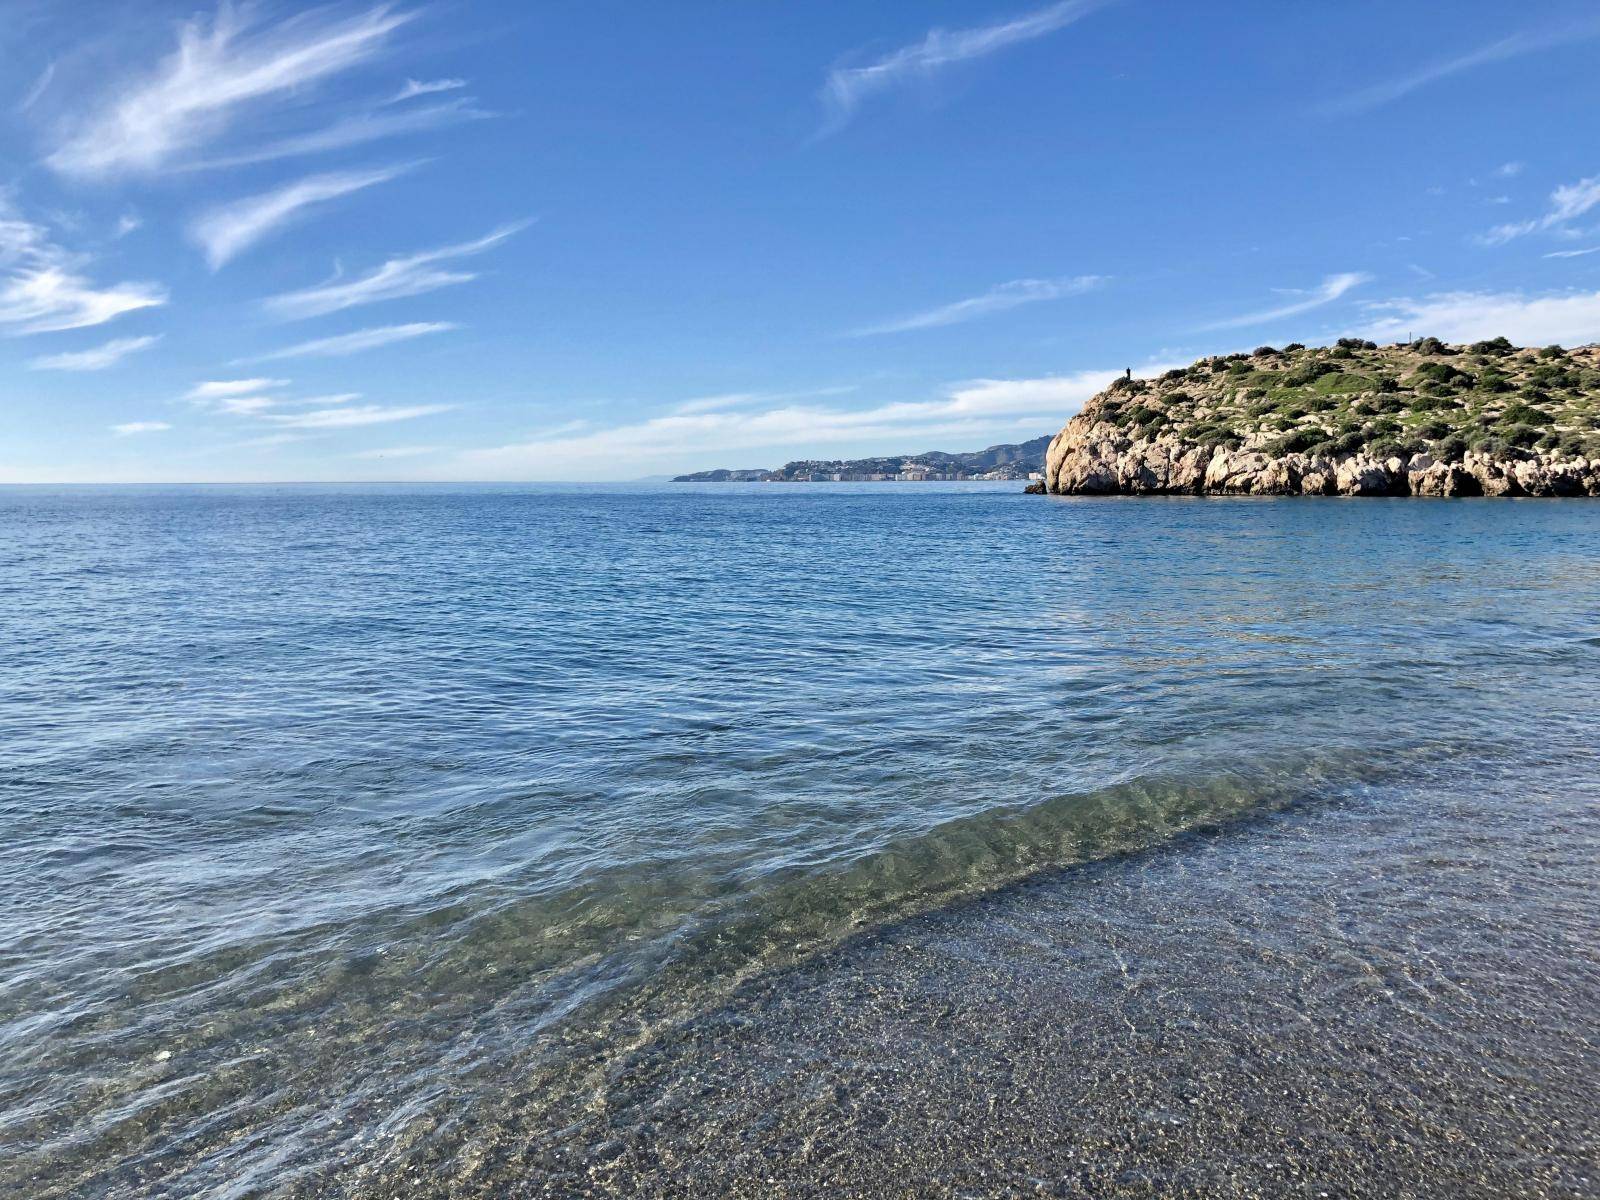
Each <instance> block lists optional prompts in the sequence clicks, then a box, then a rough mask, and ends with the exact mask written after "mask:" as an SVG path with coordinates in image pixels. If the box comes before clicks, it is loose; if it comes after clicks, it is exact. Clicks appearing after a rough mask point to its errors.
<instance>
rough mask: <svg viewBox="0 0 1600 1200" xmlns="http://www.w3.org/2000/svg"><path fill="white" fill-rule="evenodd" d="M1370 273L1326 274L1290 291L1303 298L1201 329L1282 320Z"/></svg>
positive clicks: (1321, 302) (1337, 293) (1353, 285)
mask: <svg viewBox="0 0 1600 1200" xmlns="http://www.w3.org/2000/svg"><path fill="white" fill-rule="evenodd" d="M1371 280H1372V276H1370V275H1365V274H1362V273H1361V272H1359V271H1347V272H1345V273H1343V274H1340V275H1329V276H1328V277H1327V278H1326V279H1324V280H1323V281H1322V283H1321V284H1320V285H1319V286H1318V287H1317V288H1316V289H1315V290H1313V291H1310V292H1300V293H1291V294H1298V295H1300V296H1302V297H1303V299H1299V300H1295V301H1293V302H1291V303H1289V304H1284V305H1281V306H1279V307H1277V308H1268V309H1264V310H1262V311H1260V312H1252V313H1245V314H1244V315H1243V316H1238V317H1229V318H1228V319H1227V320H1224V321H1213V322H1211V323H1210V324H1209V325H1202V326H1200V327H1199V328H1200V329H1201V330H1202V331H1203V330H1210V329H1244V328H1246V327H1248V326H1251V325H1265V324H1267V323H1268V322H1269V321H1281V320H1283V319H1285V318H1287V317H1297V316H1299V315H1300V314H1301V313H1305V312H1310V311H1311V310H1312V309H1314V308H1321V307H1322V306H1323V305H1324V304H1332V303H1333V302H1334V301H1335V300H1337V299H1339V297H1341V296H1343V295H1344V294H1345V293H1346V292H1348V291H1350V290H1351V289H1352V288H1357V287H1360V286H1361V285H1362V284H1363V283H1369V282H1371Z"/></svg>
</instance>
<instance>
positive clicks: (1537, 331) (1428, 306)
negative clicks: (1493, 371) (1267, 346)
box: [1365, 292, 1600, 346]
mask: <svg viewBox="0 0 1600 1200" xmlns="http://www.w3.org/2000/svg"><path fill="white" fill-rule="evenodd" d="M1368 311H1369V312H1370V313H1371V315H1372V318H1373V320H1372V322H1371V324H1370V325H1369V326H1368V327H1367V329H1366V330H1365V333H1366V336H1368V337H1371V338H1376V339H1384V340H1387V339H1391V338H1395V337H1400V336H1403V335H1405V334H1407V333H1414V334H1416V335H1417V336H1419V337H1420V336H1422V335H1424V334H1427V335H1431V336H1433V337H1437V338H1441V339H1443V340H1445V341H1447V342H1475V341H1480V340H1482V339H1485V338H1495V337H1506V338H1510V339H1511V340H1512V341H1513V342H1515V343H1517V344H1518V345H1521V346H1541V345H1546V344H1548V343H1550V342H1561V343H1563V344H1565V345H1569V346H1571V345H1581V344H1584V343H1588V342H1595V341H1600V292H1558V293H1554V294H1546V295H1540V296H1527V295H1524V294H1522V293H1521V292H1442V293H1437V294H1434V295H1429V296H1423V297H1421V298H1419V299H1409V298H1402V299H1395V300H1387V301H1384V302H1382V303H1378V304H1372V305H1369V306H1368Z"/></svg>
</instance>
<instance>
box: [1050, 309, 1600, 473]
mask: <svg viewBox="0 0 1600 1200" xmlns="http://www.w3.org/2000/svg"><path fill="white" fill-rule="evenodd" d="M1241 383H1245V384H1251V385H1253V386H1240V384H1241ZM1518 387H1520V390H1517V388H1518ZM1546 387H1550V388H1560V389H1564V390H1563V391H1561V392H1560V394H1559V395H1557V396H1552V395H1551V394H1550V393H1549V392H1547V391H1545V390H1543V389H1545V388H1546ZM1591 388H1592V389H1593V390H1592V391H1590V390H1588V389H1591ZM1597 397H1600V346H1588V347H1581V348H1578V349H1575V350H1564V349H1562V348H1561V347H1551V348H1549V349H1547V350H1544V351H1531V350H1518V349H1517V348H1516V347H1514V346H1511V345H1510V343H1508V342H1504V341H1503V339H1497V340H1496V341H1494V342H1486V343H1476V344H1474V345H1473V346H1469V347H1468V346H1464V347H1451V346H1444V345H1442V344H1440V343H1437V342H1435V341H1434V340H1433V339H1424V340H1423V341H1422V342H1419V343H1413V344H1412V345H1409V346H1398V345H1397V346H1388V347H1381V348H1380V347H1378V346H1375V345H1373V344H1372V343H1370V342H1361V341H1358V340H1357V339H1349V338H1347V339H1343V340H1342V341H1341V342H1340V345H1339V346H1338V347H1336V348H1329V349H1322V350H1305V349H1304V348H1303V347H1298V346H1295V347H1290V348H1289V349H1288V350H1285V351H1278V350H1273V349H1272V348H1270V347H1262V348H1261V349H1259V350H1257V351H1256V352H1255V353H1254V354H1253V355H1243V354H1234V355H1226V356H1223V357H1220V358H1215V359H1202V360H1201V361H1200V362H1198V363H1196V364H1194V366H1192V367H1188V368H1181V369H1176V370H1173V371H1169V372H1167V373H1166V374H1165V375H1163V376H1162V377H1161V379H1160V380H1156V381H1147V380H1136V379H1132V378H1126V379H1118V380H1116V381H1115V383H1113V385H1112V386H1111V387H1109V388H1107V389H1106V390H1105V391H1103V392H1101V393H1100V394H1099V395H1097V396H1095V397H1094V398H1093V399H1091V400H1090V401H1089V402H1088V403H1087V404H1085V405H1084V408H1083V411H1082V412H1080V413H1079V414H1078V415H1077V416H1075V417H1073V418H1072V420H1070V421H1069V422H1068V423H1067V425H1066V427H1065V428H1064V429H1062V431H1061V432H1060V433H1058V434H1057V435H1056V436H1055V438H1054V439H1052V441H1051V442H1050V446H1049V449H1048V450H1047V451H1046V454H1045V469H1044V484H1045V488H1046V490H1047V491H1049V492H1051V493H1054V494H1057V495H1110V494H1135V495H1137V494H1177V495H1184V494H1188V495H1200V494H1212V495H1236V496H1334V495H1338V496H1429V497H1438V498H1449V497H1457V496H1600V428H1597V426H1596V421H1595V417H1594V415H1593V414H1594V412H1595V411H1596V408H1595V403H1594V400H1595V398H1597ZM1541 406H1542V407H1541ZM1502 434H1503V435H1504V436H1501V435H1502ZM1469 445H1472V446H1478V447H1480V449H1478V450H1472V449H1469V448H1468V446H1469Z"/></svg>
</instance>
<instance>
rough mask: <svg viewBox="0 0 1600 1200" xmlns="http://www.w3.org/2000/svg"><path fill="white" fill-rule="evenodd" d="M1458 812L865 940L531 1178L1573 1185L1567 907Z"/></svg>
mask: <svg viewBox="0 0 1600 1200" xmlns="http://www.w3.org/2000/svg"><path fill="white" fill-rule="evenodd" d="M1459 782H1460V783H1462V784H1465V783H1466V781H1465V780H1461V781H1459ZM1514 786H1515V779H1514V774H1513V773H1511V772H1506V773H1505V776H1504V777H1503V778H1501V779H1499V780H1498V781H1497V784H1496V788H1497V789H1498V788H1514ZM1595 799H1596V797H1595V796H1593V795H1587V796H1584V797H1568V798H1567V799H1565V800H1560V801H1557V802H1556V803H1555V804H1554V805H1553V806H1552V809H1551V810H1550V811H1548V812H1547V813H1546V814H1545V815H1546V816H1548V817H1551V818H1558V817H1559V819H1570V820H1577V821H1580V822H1582V823H1583V824H1585V825H1588V826H1592V825H1593V824H1594V821H1595V816H1594V811H1595V810H1594V803H1593V802H1594V800H1595ZM1441 804H1442V805H1443V806H1444V811H1442V812H1441V811H1439V809H1438V806H1439V805H1441ZM1430 810H1431V811H1430ZM1485 812H1486V809H1485V807H1484V806H1483V805H1482V804H1481V800H1474V799H1471V798H1467V797H1463V796H1457V795H1452V794H1447V793H1445V792H1444V791H1442V790H1439V789H1434V790H1432V791H1431V792H1430V791H1429V790H1428V789H1420V790H1419V791H1417V792H1416V793H1413V794H1410V795H1403V794H1400V793H1396V792H1389V791H1384V790H1379V791H1376V792H1366V793H1358V794H1350V795H1346V796H1342V797H1339V798H1336V799H1332V800H1329V801H1328V802H1327V803H1325V804H1322V805H1319V806H1316V807H1314V808H1311V809H1304V808H1302V809H1296V810H1290V811H1285V812H1279V813H1275V814H1265V815H1262V816H1260V817H1257V818H1253V819H1250V820H1246V821H1241V822H1237V823H1235V824H1233V825H1230V826H1227V827H1225V828H1221V829H1209V830H1199V831H1193V832H1190V833H1187V834H1184V835H1182V836H1181V837H1180V838H1179V839H1177V840H1176V841H1175V842H1173V843H1171V844H1169V845H1167V846H1163V847H1158V848H1156V849H1153V850H1148V851H1143V852H1139V853H1135V854H1132V855H1128V856H1123V857H1117V858H1113V859H1107V860H1102V861H1097V862H1093V863H1086V864H1081V865H1078V866H1073V867H1068V868H1064V869H1054V870H1046V871H1044V872H1041V873H1040V874H1038V875H1037V876H1034V877H1031V878H1029V879H1025V880H1022V881H1019V882H1017V883H1014V884H1011V885H1008V886H1007V887H1005V888H1002V889H1000V890H998V891H996V892H993V893H989V894H987V895H983V896H979V897H976V898H972V899H968V900H963V901H960V902H957V903H955V904H953V905H950V906H948V907H944V908H939V909H935V910H932V911H929V912H925V913H921V914H918V915H915V916H912V917H908V918H906V919H904V920H901V921H897V922H894V923H891V924H889V925H887V926H884V927H881V928H878V929H874V930H871V931H867V932H865V933H863V934H860V935H857V936H855V937H853V938H851V939H849V940H848V941H847V942H845V943H844V944H842V945H840V946H838V947H836V948H834V949H832V950H829V951H826V952H824V953H822V954H820V955H818V956H817V957H816V958H814V959H811V960H809V961H807V962H804V963H801V964H799V965H797V966H794V967H791V968H786V969H783V970H779V971H775V972H772V973H770V974H768V975H763V976H761V977H758V978H756V979H753V980H751V981H749V982H748V983H746V984H745V985H744V986H742V987H741V988H740V989H739V991H738V992H737V993H736V994H735V995H734V996H733V997H732V998H731V999H730V1000H729V1001H728V1002H727V1003H726V1004H724V1005H722V1006H720V1007H719V1008H717V1009H715V1010H713V1011H711V1012H708V1013H705V1014H703V1015H702V1016H700V1017H698V1018H696V1019H694V1020H693V1021H691V1022H690V1023H689V1024H688V1025H687V1026H685V1027H683V1028H681V1029H678V1030H673V1031H668V1032H667V1033H665V1034H663V1035H661V1036H659V1037H656V1038H652V1039H650V1040H648V1041H646V1042H645V1043H644V1044H642V1045H641V1046H639V1047H638V1048H637V1049H636V1050H634V1051H633V1052H632V1053H631V1054H630V1056H629V1058H628V1061H626V1062H625V1063H623V1064H619V1065H618V1066H617V1067H616V1068H615V1069H614V1070H613V1071H612V1072H611V1084H610V1086H609V1087H608V1088H607V1089H606V1091H605V1092H604V1093H603V1094H602V1095H599V1096H596V1097H595V1098H594V1103H593V1105H592V1106H591V1110H590V1114H589V1115H588V1116H583V1115H581V1114H578V1113H574V1114H572V1116H573V1119H574V1120H575V1121H577V1122H578V1124H576V1125H573V1126H571V1127H569V1128H568V1129H567V1130H566V1131H565V1133H563V1134H560V1135H556V1136H553V1137H547V1138H546V1139H544V1140H543V1143H542V1145H541V1146H540V1147H539V1149H538V1151H537V1153H536V1155H535V1157H534V1159H533V1163H535V1164H537V1166H536V1170H535V1172H534V1173H535V1175H536V1176H537V1177H538V1180H539V1182H538V1183H536V1184H534V1185H532V1186H531V1188H528V1189H527V1194H530V1195H541V1196H602V1195H604V1196H683V1197H691V1196H695V1197H698V1196H712V1195H726V1196H740V1197H757V1196H769V1195H782V1196H790V1197H813V1196H814V1197H836V1196H842V1197H857V1196H859V1197H868V1196H872V1197H877V1196H904V1197H914V1196H929V1195H938V1196H945V1195H949V1196H957V1195H973V1194H976V1195H994V1196H1010V1195H1018V1196H1020V1195H1058V1196H1076V1195H1083V1194H1092V1195H1097V1196H1119V1197H1120V1196H1146V1195H1152V1194H1157V1195H1167V1194H1183V1195H1195V1196H1207V1197H1246V1196H1259V1195H1284V1194H1306V1195H1312V1196H1316V1195H1328V1196H1356V1195H1405V1196H1412V1197H1441V1198H1442V1197H1475V1198H1482V1200H1490V1198H1495V1200H1498V1198H1499V1197H1503V1196H1506V1195H1518V1196H1523V1197H1534V1198H1537V1197H1548V1198H1551V1200H1554V1198H1556V1197H1568V1196H1577V1195H1583V1194H1593V1188H1594V1186H1595V1180H1594V1178H1593V1175H1592V1159H1591V1157H1590V1156H1591V1155H1592V1152H1593V1149H1594V1148H1595V1146H1596V1144H1597V1137H1600V1110H1597V1107H1596V1103H1595V1101H1594V1100H1593V1098H1592V1096H1591V1094H1590V1092H1589V1090H1588V1088H1587V1087H1586V1085H1585V1082H1584V1081H1585V1080H1586V1079H1587V1078H1590V1077H1592V1074H1593V1071H1594V1070H1595V1069H1596V1068H1597V1067H1600V1052H1597V1046H1600V1022H1597V1021H1596V1020H1595V1018H1594V1016H1593V1014H1594V1013H1595V1012H1597V1011H1600V961H1597V955H1596V953H1595V948H1594V946H1593V942H1592V938H1591V939H1590V941H1589V946H1588V952H1587V954H1585V953H1584V952H1582V951H1579V952H1577V953H1574V952H1573V951H1574V949H1575V947H1573V945H1572V944H1571V939H1572V938H1573V937H1582V936H1583V934H1584V931H1585V929H1587V928H1590V927H1589V926H1588V925H1587V923H1586V922H1587V917H1588V915H1589V911H1590V909H1592V904H1591V903H1590V901H1589V900H1588V899H1587V897H1586V896H1585V895H1584V894H1583V891H1584V889H1583V888H1582V887H1581V886H1579V881H1576V880H1570V881H1568V884H1567V885H1561V886H1551V885H1550V884H1548V883H1539V882H1536V881H1535V880H1534V877H1533V876H1532V875H1531V874H1530V872H1532V871H1533V870H1534V869H1535V868H1534V865H1533V863H1532V861H1524V862H1520V863H1512V864H1509V865H1511V866H1514V867H1517V868H1519V869H1518V870H1516V871H1514V873H1513V876H1512V878H1510V879H1508V880H1503V881H1501V882H1500V884H1499V888H1494V887H1493V886H1492V885H1493V877H1494V876H1495V875H1496V873H1497V871H1498V870H1503V869H1504V867H1505V866H1506V865H1507V864H1503V863H1502V864H1496V863H1494V862H1490V861H1472V860H1471V856H1470V855H1465V854H1462V853H1461V852H1460V851H1459V850H1458V849H1452V847H1456V846H1459V844H1460V840H1461V838H1462V836H1463V834H1464V832H1465V830H1466V829H1468V828H1470V827H1471V826H1472V825H1473V824H1475V823H1476V822H1478V821H1479V820H1481V819H1482V818H1483V816H1484V815H1485ZM1558 842H1559V839H1558V838H1557V837H1556V836H1555V835H1551V834H1545V835H1543V836H1540V835H1538V834H1534V836H1533V844H1530V845H1529V846H1528V847H1526V849H1528V850H1530V851H1531V850H1534V849H1536V847H1538V846H1540V845H1542V846H1543V847H1544V850H1545V851H1546V852H1550V851H1553V852H1555V853H1558V854H1559V853H1561V851H1560V850H1559V848H1558V845H1557V843H1558ZM1393 853H1397V854H1398V857H1397V858H1395V857H1390V855H1391V854H1393ZM1581 856H1582V847H1581V846H1573V847H1569V849H1568V851H1567V852H1566V854H1565V856H1564V857H1565V858H1567V859H1575V858H1579V857H1581ZM1380 863H1382V866H1383V868H1385V869H1378V866H1379V864H1380ZM1397 866H1403V867H1404V868H1406V869H1404V870H1394V869H1390V868H1394V867H1397ZM1587 873H1588V874H1589V875H1591V876H1593V875H1594V873H1595V872H1594V869H1593V867H1592V865H1591V866H1590V868H1589V869H1588V872H1587ZM1485 885H1490V886H1489V890H1488V891H1486V890H1485ZM1569 885H1570V886H1569ZM1523 886H1528V887H1531V888H1532V889H1533V891H1534V892H1535V893H1536V895H1537V901H1536V903H1533V904H1526V903H1524V904H1523V905H1521V906H1519V907H1518V908H1517V909H1516V910H1515V911H1513V912H1511V913H1509V914H1507V913H1497V912H1494V911H1492V906H1493V901H1492V900H1491V899H1490V896H1491V895H1492V894H1496V893H1498V892H1502V891H1503V890H1504V889H1505V888H1507V887H1510V888H1520V887H1523Z"/></svg>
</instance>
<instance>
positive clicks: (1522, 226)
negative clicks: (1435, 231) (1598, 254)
mask: <svg viewBox="0 0 1600 1200" xmlns="http://www.w3.org/2000/svg"><path fill="white" fill-rule="evenodd" d="M1596 205H1600V175H1596V176H1592V177H1590V178H1588V179H1580V180H1578V182H1577V183H1564V184H1562V185H1561V186H1560V187H1558V188H1557V189H1556V190H1555V191H1553V192H1551V193H1550V209H1549V211H1548V212H1546V213H1545V214H1544V216H1542V217H1535V218H1533V219H1532V220H1528V221H1516V222H1513V223H1512V224H1509V225H1496V226H1495V227H1494V228H1493V229H1491V230H1490V231H1489V232H1488V233H1486V234H1484V235H1483V237H1482V238H1481V239H1479V240H1480V241H1482V242H1483V243H1484V244H1485V245H1489V246H1501V245H1504V244H1505V243H1506V242H1509V241H1512V240H1513V239H1515V238H1519V237H1526V236H1527V235H1528V234H1530V233H1552V232H1554V233H1570V232H1571V231H1570V230H1568V229H1567V226H1568V225H1569V224H1570V223H1571V222H1572V221H1575V220H1577V219H1578V218H1579V217H1581V216H1583V215H1584V214H1585V213H1587V212H1589V210H1590V209H1592V208H1594V207H1595V206H1596Z"/></svg>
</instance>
